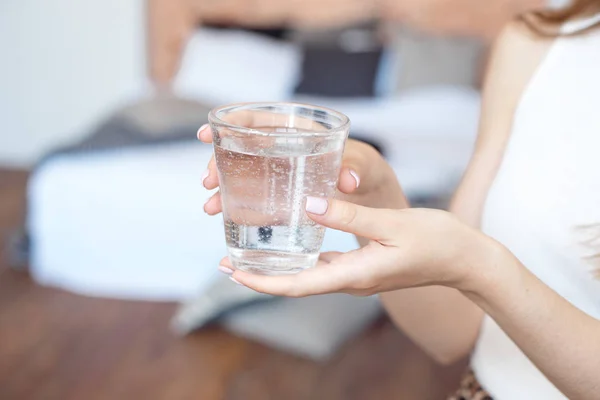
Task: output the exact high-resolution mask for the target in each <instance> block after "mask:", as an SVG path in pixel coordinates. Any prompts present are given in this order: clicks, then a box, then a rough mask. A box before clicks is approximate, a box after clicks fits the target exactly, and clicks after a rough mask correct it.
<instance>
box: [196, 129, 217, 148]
mask: <svg viewBox="0 0 600 400" xmlns="http://www.w3.org/2000/svg"><path fill="white" fill-rule="evenodd" d="M196 136H197V137H198V140H200V141H201V142H203V143H208V144H210V143H212V141H213V134H212V129H210V125H208V124H204V125H202V126H201V127H200V129H198V133H196Z"/></svg>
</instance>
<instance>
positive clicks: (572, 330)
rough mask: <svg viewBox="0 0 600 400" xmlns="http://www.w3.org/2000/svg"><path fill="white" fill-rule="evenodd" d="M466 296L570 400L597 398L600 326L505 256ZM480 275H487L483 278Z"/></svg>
mask: <svg viewBox="0 0 600 400" xmlns="http://www.w3.org/2000/svg"><path fill="white" fill-rule="evenodd" d="M494 253H496V254H498V253H500V254H501V255H500V256H499V260H498V258H495V257H494V258H495V259H496V260H498V261H494V262H491V263H490V265H486V268H485V269H479V271H481V272H480V276H479V277H478V279H479V280H478V282H477V284H476V286H475V287H474V288H473V289H472V290H467V291H465V294H466V295H467V296H468V297H469V298H470V299H472V300H473V301H474V302H475V303H477V304H478V305H479V306H480V307H481V308H482V309H483V310H485V312H486V313H487V314H489V315H490V316H491V317H492V318H494V320H495V321H496V322H497V323H498V324H499V325H500V327H502V329H503V330H504V331H505V332H506V333H507V334H508V335H509V336H510V337H511V339H512V340H513V341H514V342H515V343H516V344H517V345H518V346H519V348H520V349H521V350H522V351H523V352H524V353H525V354H526V355H527V357H528V358H529V359H530V360H531V361H532V362H533V363H534V364H535V365H536V366H537V367H538V368H539V369H540V370H541V371H542V372H543V373H544V374H545V375H546V376H547V377H548V379H549V380H550V381H552V382H553V383H554V384H555V385H556V387H557V388H559V389H560V390H561V391H562V392H563V393H564V394H565V395H566V396H567V397H568V398H570V399H586V400H587V399H590V400H591V399H597V398H598V395H599V393H600V379H599V377H600V321H598V320H597V319H594V318H592V317H591V316H589V315H587V314H585V313H584V312H583V311H581V310H579V309H578V308H576V307H575V306H573V305H572V304H571V303H569V302H568V301H567V300H565V299H564V298H563V297H561V296H560V295H558V294H557V293H556V292H554V291H553V290H552V289H551V288H549V287H548V286H546V285H545V284H544V283H543V282H541V281H540V280H539V279H537V278H536V277H535V276H534V275H533V274H532V273H531V272H529V271H528V270H527V269H526V268H525V267H523V266H522V265H521V264H520V262H519V261H518V260H517V259H516V258H515V257H514V256H512V254H510V253H509V252H508V251H507V250H504V249H503V250H502V251H500V252H496V251H494ZM483 271H486V272H485V273H484V272H483Z"/></svg>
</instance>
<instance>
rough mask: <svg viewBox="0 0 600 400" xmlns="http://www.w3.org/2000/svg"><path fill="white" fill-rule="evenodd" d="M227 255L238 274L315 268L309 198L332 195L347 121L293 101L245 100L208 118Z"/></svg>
mask: <svg viewBox="0 0 600 400" xmlns="http://www.w3.org/2000/svg"><path fill="white" fill-rule="evenodd" d="M209 121H210V124H211V128H212V131H213V143H214V150H215V158H216V161H217V169H218V172H219V180H220V190H221V201H222V203H223V220H224V224H225V236H226V241H227V248H228V252H229V258H230V260H231V262H232V264H233V265H234V266H235V267H236V268H238V269H241V270H244V271H248V272H253V273H259V274H267V275H280V274H292V273H297V272H300V271H302V270H304V269H306V268H309V267H312V266H314V265H315V264H316V262H317V259H318V257H319V250H320V248H321V245H322V243H323V236H324V234H325V228H323V227H322V226H319V225H317V224H315V223H314V222H313V221H312V220H311V219H310V218H309V217H308V216H307V215H306V211H305V206H306V198H307V197H308V196H313V197H324V198H331V197H333V196H334V195H335V192H336V187H337V180H338V175H339V172H340V166H341V162H342V154H343V151H344V145H345V142H346V138H347V137H348V132H349V129H350V121H349V120H348V117H346V116H345V115H344V114H341V113H339V112H337V111H333V110H330V109H327V108H323V107H317V106H311V105H305V104H297V103H244V104H234V105H228V106H223V107H219V108H216V109H214V110H212V111H211V112H210V114H209Z"/></svg>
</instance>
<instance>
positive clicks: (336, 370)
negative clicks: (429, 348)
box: [0, 0, 511, 399]
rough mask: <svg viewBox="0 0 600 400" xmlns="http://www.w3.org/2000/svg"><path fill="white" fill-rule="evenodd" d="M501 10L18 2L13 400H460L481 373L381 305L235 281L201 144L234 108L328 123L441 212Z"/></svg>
mask: <svg viewBox="0 0 600 400" xmlns="http://www.w3.org/2000/svg"><path fill="white" fill-rule="evenodd" d="M496 2H498V3H501V1H499V0H495V1H492V2H490V4H487V3H486V4H485V5H483V6H482V5H480V4H478V3H481V2H477V1H473V0H456V1H455V2H454V3H453V4H448V3H452V2H447V1H440V0H424V1H402V2H400V1H399V0H398V1H395V0H382V1H379V2H369V1H365V0H320V1H316V0H304V1H302V2H300V1H299V0H289V1H281V0H253V1H250V0H222V1H218V2H216V1H211V0H147V1H146V0H126V1H124V0H102V1H100V0H87V1H85V2H82V1H77V0H3V1H2V2H0V60H1V62H0V121H2V129H1V130H0V235H1V240H2V247H1V248H0V398H1V399H81V398H86V399H94V398H98V399H104V398H111V399H121V398H122V399H130V398H146V399H188V398H189V399H222V398H227V399H271V398H283V397H285V398H290V399H367V398H368V399H371V398H377V399H387V398H389V399H392V398H394V399H397V398H402V399H441V398H444V395H445V394H446V393H447V392H448V390H452V389H453V388H454V387H455V384H456V381H457V379H458V377H459V376H460V374H461V373H462V371H463V367H464V365H463V364H461V365H455V366H449V367H441V366H437V365H435V364H434V362H433V361H431V360H430V359H429V358H428V357H427V355H425V354H423V353H422V352H421V351H420V350H418V349H417V348H416V347H414V346H413V345H412V344H411V343H410V342H409V340H408V339H407V338H406V337H405V336H404V335H403V334H402V333H401V332H398V331H397V330H396V329H395V328H394V327H393V326H392V325H391V323H390V322H389V321H388V320H387V319H386V317H384V316H383V315H382V314H381V309H380V307H379V304H378V302H377V299H376V298H367V299H357V298H352V297H350V296H345V295H332V296H321V297H315V298H311V299H297V300H290V299H276V298H271V297H268V296H262V295H258V294H256V293H253V292H250V291H248V290H246V289H244V288H240V287H238V286H236V285H232V284H231V283H230V282H229V281H228V280H227V279H225V278H222V277H219V276H217V272H216V266H217V265H218V261H219V260H220V259H221V257H222V256H223V255H224V254H225V243H224V240H223V237H222V236H221V234H220V232H222V221H221V219H220V218H219V217H217V218H209V217H208V216H206V215H204V213H203V211H202V205H203V203H204V201H205V200H206V199H207V198H208V196H209V193H206V192H205V191H204V190H203V189H202V187H201V182H200V177H201V175H202V172H203V170H204V168H205V166H206V164H207V162H208V160H209V158H210V156H211V154H212V149H211V148H210V146H208V147H207V146H205V145H202V144H201V143H199V142H197V140H196V130H197V129H198V127H199V126H200V125H202V124H203V123H205V122H206V121H207V113H208V111H209V110H210V109H211V108H212V107H214V106H216V105H220V104H223V103H231V102H240V101H276V100H298V101H302V102H308V103H314V104H318V105H323V106H328V107H332V108H334V109H337V110H339V111H341V112H344V113H346V114H347V115H348V116H349V117H350V119H351V121H352V131H351V136H352V137H355V138H359V139H362V140H365V141H367V142H369V143H371V144H373V145H375V146H376V147H377V148H378V149H379V150H380V151H381V152H382V153H383V154H384V155H385V157H386V158H387V159H388V161H389V162H390V164H391V165H392V166H393V167H394V169H395V170H396V172H397V174H398V176H399V178H400V180H401V182H402V183H403V186H404V188H405V191H406V192H407V194H408V196H409V197H410V198H411V199H412V201H413V202H414V203H415V204H423V205H427V206H432V207H443V206H444V204H445V202H446V201H447V198H448V196H449V194H450V193H451V192H452V190H453V188H454V186H455V185H456V183H457V181H458V179H459V178H460V175H461V174H462V171H463V169H464V167H465V165H466V163H467V162H468V158H469V154H470V151H471V148H472V146H473V142H474V139H475V134H476V130H477V122H478V121H477V120H478V113H479V90H480V84H481V78H482V75H483V71H484V67H485V63H486V59H487V50H488V47H489V43H490V42H491V40H492V39H493V37H494V35H495V34H496V33H497V32H498V30H499V29H500V27H501V26H502V25H503V24H504V22H505V21H506V20H507V19H508V18H509V17H510V16H511V14H510V13H511V11H510V10H509V9H508V8H507V7H499V8H496V7H495V3H496ZM499 10H501V11H499ZM217 232H218V233H219V234H216V233H217ZM355 246H356V244H355V243H354V239H353V238H351V237H348V236H346V235H343V234H339V233H332V232H329V233H328V234H327V237H326V240H325V245H324V247H325V249H326V250H333V249H335V250H342V251H343V250H349V249H352V248H354V247H355Z"/></svg>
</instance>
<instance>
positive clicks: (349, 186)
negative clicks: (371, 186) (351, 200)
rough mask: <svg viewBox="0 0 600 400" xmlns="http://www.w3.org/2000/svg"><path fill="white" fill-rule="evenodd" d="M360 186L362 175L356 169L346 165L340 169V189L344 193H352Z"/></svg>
mask: <svg viewBox="0 0 600 400" xmlns="http://www.w3.org/2000/svg"><path fill="white" fill-rule="evenodd" d="M359 186H360V177H359V175H358V173H357V172H356V171H354V170H353V169H351V168H348V167H344V168H342V170H341V171H340V179H339V181H338V189H339V190H340V191H342V192H343V193H346V194H350V193H352V192H354V191H355V190H356V189H358V187H359Z"/></svg>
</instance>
